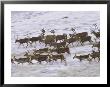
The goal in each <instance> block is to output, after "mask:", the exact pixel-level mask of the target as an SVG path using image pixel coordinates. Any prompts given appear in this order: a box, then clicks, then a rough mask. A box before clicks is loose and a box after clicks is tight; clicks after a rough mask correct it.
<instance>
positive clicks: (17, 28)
mask: <svg viewBox="0 0 110 87" xmlns="http://www.w3.org/2000/svg"><path fill="white" fill-rule="evenodd" d="M99 15H100V14H99V12H97V11H85V12H84V11H79V12H78V11H77V12H72V11H41V12H38V11H29V12H28V11H12V12H11V53H12V56H13V55H16V56H17V57H18V58H19V57H20V56H21V57H22V56H23V54H24V52H25V51H27V50H33V49H35V48H36V49H40V48H44V47H45V44H43V43H42V44H40V43H39V42H37V43H36V44H33V46H32V47H31V46H28V47H27V48H25V47H23V46H22V45H21V46H20V47H19V44H18V43H15V40H16V39H17V38H19V39H21V38H24V37H27V36H29V37H32V36H38V35H40V34H41V29H43V28H44V29H45V30H46V35H48V34H52V33H50V30H55V34H56V35H57V34H63V33H66V34H70V33H72V31H71V28H76V32H88V34H89V35H90V36H92V37H93V38H92V40H93V41H94V38H95V37H94V36H93V35H92V34H91V33H90V30H91V29H92V28H94V27H93V26H92V25H93V24H94V23H96V24H97V25H98V26H99V24H100V23H99V21H100V16H99ZM64 17H67V18H64ZM91 46H92V45H91V44H89V42H86V43H85V45H84V46H81V45H80V44H78V46H77V44H76V43H74V44H73V45H72V44H70V45H69V48H70V53H71V54H67V53H65V54H64V56H65V58H66V61H67V65H65V64H64V62H62V63H61V62H60V60H58V61H56V62H54V63H46V62H43V63H42V64H39V63H37V62H36V61H34V60H33V61H32V62H33V63H34V64H27V63H24V64H23V65H22V64H17V63H16V64H12V65H11V76H12V77H96V76H100V62H97V60H93V61H92V62H91V63H89V62H88V61H87V60H83V61H82V62H80V61H79V60H78V59H74V60H73V57H74V55H75V53H76V54H78V55H79V54H88V53H91V51H92V47H91Z"/></svg>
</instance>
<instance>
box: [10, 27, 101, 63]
mask: <svg viewBox="0 0 110 87" xmlns="http://www.w3.org/2000/svg"><path fill="white" fill-rule="evenodd" d="M71 30H72V31H73V34H66V33H64V34H61V35H55V31H54V30H51V31H50V32H51V33H53V34H52V35H46V34H45V32H46V31H45V29H42V33H41V34H40V35H39V36H37V37H26V38H24V39H16V40H15V43H19V47H20V46H21V45H23V46H24V44H26V46H25V47H26V48H27V47H28V46H32V45H33V43H34V44H35V45H37V44H36V42H39V43H40V44H42V43H43V44H45V47H44V48H42V49H33V50H32V52H30V51H29V50H27V51H26V52H25V53H24V57H22V58H16V56H13V57H12V58H11V63H13V64H15V62H17V63H18V64H20V63H21V64H23V63H26V62H27V63H29V64H33V62H32V60H36V61H37V62H38V63H39V64H41V63H42V61H45V62H47V63H50V62H55V61H57V60H58V59H59V60H61V62H64V63H65V64H67V63H66V58H65V56H64V53H67V54H68V55H71V53H70V48H69V45H70V44H71V45H73V44H74V43H75V42H76V43H77V44H79V43H80V45H81V46H84V43H85V42H89V43H90V44H92V48H98V51H94V50H92V52H91V53H89V54H83V55H77V53H75V56H73V59H74V58H77V59H79V60H80V61H82V60H85V59H86V60H88V61H89V62H91V61H92V59H98V62H99V61H100V41H99V42H95V43H93V41H92V39H91V38H92V36H89V35H88V32H80V33H76V31H75V29H73V28H72V29H71ZM91 34H93V35H94V36H95V37H96V38H95V40H96V39H100V31H98V32H96V31H95V30H91ZM48 46H49V47H48ZM51 47H53V48H51ZM54 52H55V53H57V54H54ZM42 53H46V54H42Z"/></svg>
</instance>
